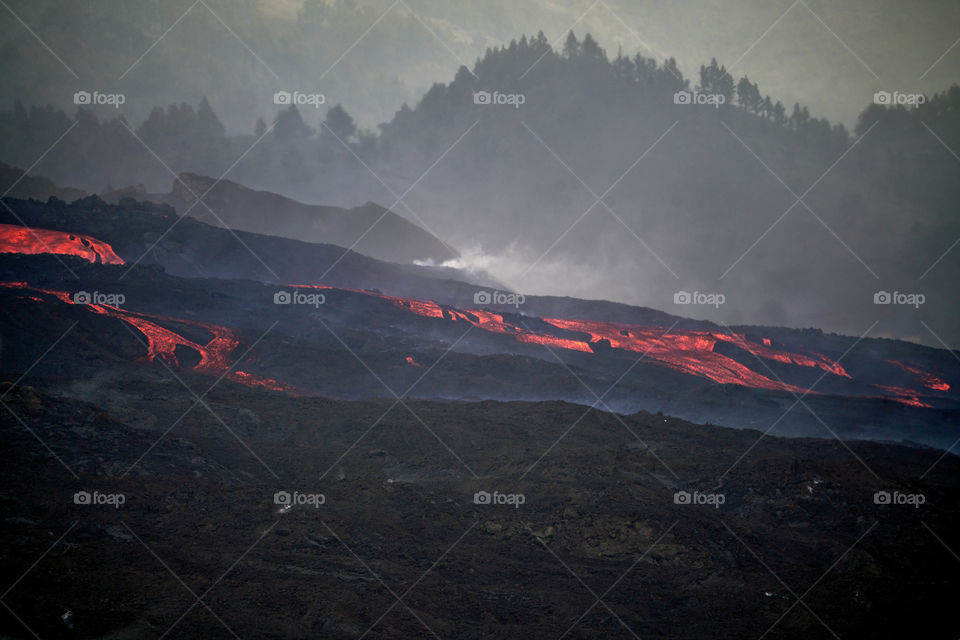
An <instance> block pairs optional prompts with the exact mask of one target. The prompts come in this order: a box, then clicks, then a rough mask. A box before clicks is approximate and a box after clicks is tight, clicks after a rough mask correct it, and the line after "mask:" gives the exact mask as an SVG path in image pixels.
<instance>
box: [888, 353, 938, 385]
mask: <svg viewBox="0 0 960 640" xmlns="http://www.w3.org/2000/svg"><path fill="white" fill-rule="evenodd" d="M886 362H889V363H890V364H892V365H896V366H898V367H900V368H901V369H903V370H904V371H906V372H907V373H912V374H913V375H915V376H918V377H919V378H920V383H921V384H923V386H925V387H926V388H927V389H932V390H934V391H943V392H947V391H950V385H949V384H947V383H946V382H945V381H944V380H942V379H940V378H938V377H937V376H935V375H933V374H932V373H929V372H927V371H924V370H923V369H918V368H916V367H910V366H907V365H905V364H903V363H902V362H897V361H896V360H887V361H886Z"/></svg>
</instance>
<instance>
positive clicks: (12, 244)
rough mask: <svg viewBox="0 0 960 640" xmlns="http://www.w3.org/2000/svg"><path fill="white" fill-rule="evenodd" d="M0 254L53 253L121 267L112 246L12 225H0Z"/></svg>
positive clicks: (77, 237)
mask: <svg viewBox="0 0 960 640" xmlns="http://www.w3.org/2000/svg"><path fill="white" fill-rule="evenodd" d="M0 253H26V254H38V253H56V254H59V255H66V256H80V257H81V258H85V259H86V260H89V261H90V262H93V263H102V264H124V262H123V259H122V258H120V257H119V256H118V255H117V254H116V253H114V251H113V247H111V246H110V245H109V244H107V243H106V242H102V241H100V240H97V239H96V238H91V237H90V236H81V235H76V234H72V233H66V232H63V231H51V230H49V229H31V228H28V227H21V226H18V225H12V224H0Z"/></svg>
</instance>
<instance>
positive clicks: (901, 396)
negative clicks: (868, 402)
mask: <svg viewBox="0 0 960 640" xmlns="http://www.w3.org/2000/svg"><path fill="white" fill-rule="evenodd" d="M874 386H875V387H877V388H879V389H883V390H884V391H886V392H887V393H889V394H891V395H893V396H894V397H893V398H891V400H895V401H896V402H900V403H903V404H908V405H910V406H911V407H924V408H930V407H932V406H933V405H930V404H927V403H926V402H924V401H922V400H921V399H920V396H919V395H918V394H917V392H916V391H914V390H913V389H907V388H905V387H891V386H887V385H883V384H877V385H874Z"/></svg>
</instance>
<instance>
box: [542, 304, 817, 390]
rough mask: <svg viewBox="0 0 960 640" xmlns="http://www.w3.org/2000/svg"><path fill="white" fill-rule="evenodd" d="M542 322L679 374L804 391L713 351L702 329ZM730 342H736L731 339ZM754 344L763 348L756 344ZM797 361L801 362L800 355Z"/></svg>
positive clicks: (712, 343) (710, 337)
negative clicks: (635, 354)
mask: <svg viewBox="0 0 960 640" xmlns="http://www.w3.org/2000/svg"><path fill="white" fill-rule="evenodd" d="M544 322H547V323H549V324H552V325H553V326H555V327H558V328H560V329H567V330H569V331H578V332H580V333H586V334H588V335H589V336H590V340H591V342H597V341H598V340H603V339H605V340H608V341H609V342H610V346H611V347H613V348H615V349H624V350H627V351H635V352H639V353H643V354H646V356H647V357H649V358H651V359H653V360H656V361H659V362H661V363H663V364H665V365H667V366H669V367H671V368H673V369H676V370H678V371H682V372H683V373H688V374H692V375H696V376H700V377H704V378H708V379H710V380H713V381H714V382H719V383H721V384H736V385H740V386H744V387H753V388H757V389H771V390H776V391H793V392H794V393H802V392H804V391H806V390H805V389H802V388H800V387H797V386H796V385H792V384H787V383H783V382H780V381H778V380H771V379H770V378H768V377H766V376H764V375H761V374H759V373H757V372H755V371H753V370H751V369H750V368H748V367H746V366H744V365H742V364H740V363H739V362H737V361H736V360H733V359H732V358H728V357H727V356H725V355H723V354H720V353H716V352H715V351H714V350H713V348H714V346H715V345H716V343H717V340H718V339H721V338H720V336H716V335H714V334H712V333H709V332H706V331H678V332H670V333H664V330H663V329H662V328H653V327H640V326H636V325H622V324H616V323H611V322H596V321H584V320H563V319H560V318H544ZM727 337H728V338H729V336H727ZM731 341H734V342H737V340H736V339H735V338H734V339H733V340H731ZM754 347H756V348H757V349H761V350H763V349H766V347H762V346H760V345H754ZM798 360H801V361H802V358H798ZM791 361H792V360H791ZM794 364H796V362H794Z"/></svg>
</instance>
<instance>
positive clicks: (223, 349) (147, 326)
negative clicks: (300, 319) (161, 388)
mask: <svg viewBox="0 0 960 640" xmlns="http://www.w3.org/2000/svg"><path fill="white" fill-rule="evenodd" d="M0 286H3V287H7V288H11V289H23V290H30V291H34V292H37V293H43V294H46V295H50V296H53V297H55V298H56V299H58V300H60V301H61V302H65V303H67V304H75V303H74V301H73V298H72V297H71V296H70V294H69V293H67V292H65V291H51V290H47V289H37V288H34V287H31V286H29V285H28V284H27V283H25V282H4V283H0ZM80 306H83V307H85V308H86V309H88V310H89V311H91V312H92V313H96V314H99V315H105V316H109V317H111V318H117V319H119V320H121V321H123V322H125V323H127V324H129V325H130V326H132V327H134V328H135V329H137V330H138V331H139V332H140V333H142V334H143V336H144V337H145V338H146V339H147V353H146V355H145V356H143V357H142V358H141V359H140V360H141V361H143V362H153V361H154V360H155V359H156V358H160V359H161V360H162V361H163V362H165V363H166V364H167V365H168V366H171V367H180V362H179V360H178V359H177V355H176V349H177V347H179V346H183V347H187V348H189V349H193V350H194V351H196V352H197V353H198V354H200V362H199V363H197V364H196V366H194V367H193V371H196V372H198V373H203V374H207V375H214V376H219V375H223V374H224V373H225V372H226V371H228V370H229V369H230V368H231V366H232V363H231V362H230V354H231V353H233V351H234V350H235V349H236V348H237V347H238V346H239V345H240V339H239V338H238V337H237V332H236V331H234V330H233V329H230V328H228V327H223V326H219V325H214V324H206V323H202V322H195V321H192V320H178V319H176V318H164V317H162V316H154V315H151V314H147V313H137V312H132V311H125V310H123V309H120V308H118V307H114V306H111V305H105V304H88V305H80ZM153 320H159V321H161V322H170V323H179V324H187V325H190V326H194V327H199V328H201V329H204V330H206V331H208V332H210V333H211V334H212V336H213V337H212V338H211V339H210V341H209V342H207V343H206V344H204V345H200V344H198V343H196V342H193V341H192V340H188V339H187V338H184V337H183V336H181V335H179V334H178V333H176V332H174V331H171V330H170V329H167V328H166V327H162V326H160V325H159V324H157V323H156V322H154V321H153ZM226 378H227V379H229V380H233V381H234V382H240V383H242V384H245V385H247V386H259V387H264V388H267V389H272V390H275V391H284V390H292V387H288V386H287V385H284V384H282V383H280V382H278V381H276V380H273V379H271V378H262V377H259V376H256V375H253V374H252V373H247V372H245V371H232V372H230V373H229V374H227V375H226Z"/></svg>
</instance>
